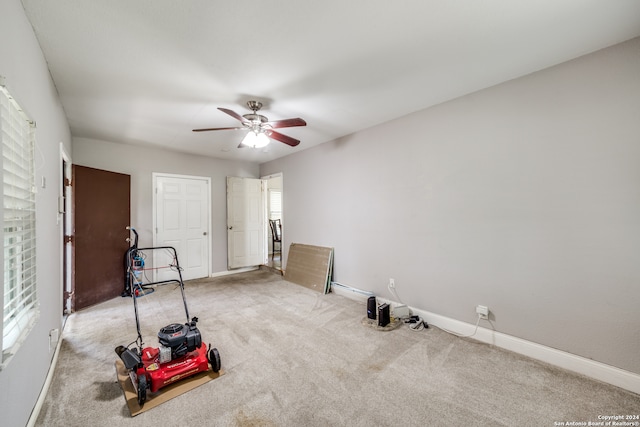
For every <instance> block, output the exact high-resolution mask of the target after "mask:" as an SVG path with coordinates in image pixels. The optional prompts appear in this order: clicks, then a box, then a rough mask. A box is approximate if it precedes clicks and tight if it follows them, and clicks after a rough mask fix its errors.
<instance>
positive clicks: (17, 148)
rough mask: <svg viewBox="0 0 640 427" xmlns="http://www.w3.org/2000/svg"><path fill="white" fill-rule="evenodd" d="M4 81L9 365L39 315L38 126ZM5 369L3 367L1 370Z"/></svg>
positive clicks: (0, 100)
mask: <svg viewBox="0 0 640 427" xmlns="http://www.w3.org/2000/svg"><path fill="white" fill-rule="evenodd" d="M2 83H3V82H2V80H1V78H0V138H1V139H2V182H3V198H2V200H3V211H4V222H3V239H4V255H3V261H4V262H3V264H4V268H3V272H4V294H3V301H2V302H3V304H2V305H3V316H2V319H3V321H2V357H1V358H0V363H2V364H5V363H6V362H7V361H8V359H9V358H10V357H11V356H12V354H14V353H15V350H16V349H17V347H18V346H19V344H20V342H21V341H22V340H23V339H24V338H25V337H26V335H27V334H28V333H29V330H30V329H31V327H32V326H33V324H34V323H35V320H36V318H37V316H38V300H37V295H36V209H35V208H36V200H35V192H36V190H35V159H34V146H35V139H34V133H35V126H34V125H33V122H32V121H30V120H29V118H28V117H27V116H26V114H25V113H24V112H23V111H22V109H21V108H20V106H19V105H18V103H17V102H16V101H15V99H13V97H11V95H10V94H9V92H8V91H7V90H6V87H4V85H3V84H2ZM0 366H1V365H0Z"/></svg>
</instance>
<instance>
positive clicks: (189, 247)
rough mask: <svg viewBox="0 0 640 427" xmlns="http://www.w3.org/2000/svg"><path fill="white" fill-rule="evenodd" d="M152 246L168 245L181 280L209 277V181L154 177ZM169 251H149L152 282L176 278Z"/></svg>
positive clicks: (203, 179)
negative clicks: (150, 254)
mask: <svg viewBox="0 0 640 427" xmlns="http://www.w3.org/2000/svg"><path fill="white" fill-rule="evenodd" d="M154 181H155V189H156V190H155V199H156V203H155V211H156V212H155V218H156V221H155V226H156V229H155V232H156V234H155V236H154V243H153V246H154V247H160V246H172V247H174V248H175V250H176V253H177V256H178V262H179V264H180V267H181V268H182V278H183V279H184V280H189V279H197V278H200V277H207V276H209V259H210V257H209V206H210V203H209V193H210V191H209V184H210V180H209V178H200V177H185V176H176V175H156V174H154ZM169 265H173V260H172V253H171V251H169V250H154V251H153V266H154V267H155V268H156V270H154V271H155V272H156V275H155V279H154V280H156V281H161V280H172V279H176V278H177V273H176V271H175V269H172V268H166V266H169Z"/></svg>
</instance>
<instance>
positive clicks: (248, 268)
mask: <svg viewBox="0 0 640 427" xmlns="http://www.w3.org/2000/svg"><path fill="white" fill-rule="evenodd" d="M259 268H260V267H258V266H254V267H243V268H236V269H235V270H227V271H218V272H216V273H211V274H210V275H209V277H212V278H213V277H220V276H229V275H230V274H238V273H246V272H247V271H255V270H257V269H259Z"/></svg>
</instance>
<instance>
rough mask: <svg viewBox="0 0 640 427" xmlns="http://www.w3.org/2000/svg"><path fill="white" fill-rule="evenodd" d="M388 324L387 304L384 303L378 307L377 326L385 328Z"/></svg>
mask: <svg viewBox="0 0 640 427" xmlns="http://www.w3.org/2000/svg"><path fill="white" fill-rule="evenodd" d="M389 322H390V319H389V304H387V303H385V304H382V305H381V306H380V307H378V326H387V325H388V324H389Z"/></svg>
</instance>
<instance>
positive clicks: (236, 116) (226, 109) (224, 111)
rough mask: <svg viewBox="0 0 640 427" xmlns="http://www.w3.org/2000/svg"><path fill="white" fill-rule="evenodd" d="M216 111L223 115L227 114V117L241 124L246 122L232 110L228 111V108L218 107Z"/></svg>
mask: <svg viewBox="0 0 640 427" xmlns="http://www.w3.org/2000/svg"><path fill="white" fill-rule="evenodd" d="M218 110H220V111H222V112H223V113H227V114H228V115H230V116H231V117H233V118H234V119H236V120H240V121H241V122H242V123H246V122H247V119H245V118H244V117H242V116H241V115H240V114H238V113H236V112H235V111H233V110H229V109H228V108H221V107H218Z"/></svg>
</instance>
